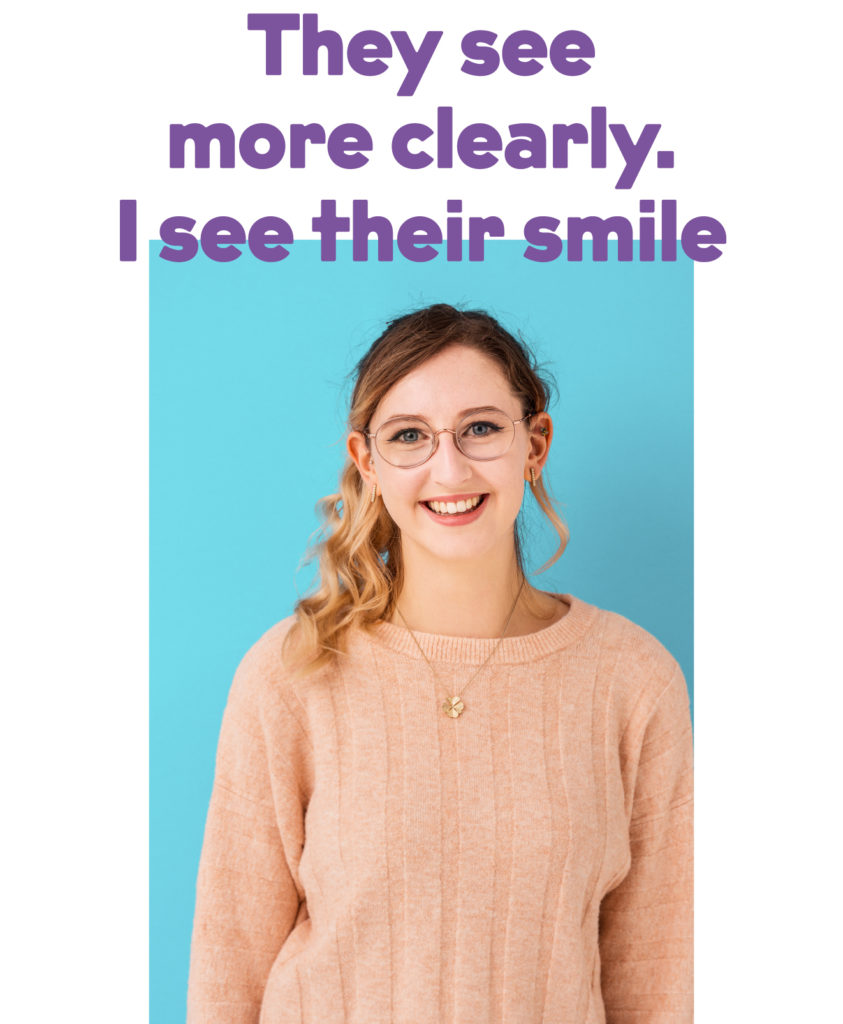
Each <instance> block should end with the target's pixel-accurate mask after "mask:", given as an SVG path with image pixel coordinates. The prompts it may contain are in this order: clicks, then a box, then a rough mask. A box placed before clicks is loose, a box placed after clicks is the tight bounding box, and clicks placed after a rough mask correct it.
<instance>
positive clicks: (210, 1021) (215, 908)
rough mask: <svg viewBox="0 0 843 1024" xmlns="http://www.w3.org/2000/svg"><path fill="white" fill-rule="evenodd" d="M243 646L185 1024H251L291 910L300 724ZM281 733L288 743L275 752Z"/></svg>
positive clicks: (220, 763)
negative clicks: (281, 705)
mask: <svg viewBox="0 0 843 1024" xmlns="http://www.w3.org/2000/svg"><path fill="white" fill-rule="evenodd" d="M284 719H285V716H284V715H283V714H282V713H280V711H279V708H278V702H277V698H276V700H275V701H273V700H272V692H271V690H270V687H269V686H268V684H267V680H266V674H265V672H263V671H262V665H261V664H260V660H259V659H257V658H255V657H254V656H253V654H252V653H251V652H250V655H247V657H246V659H244V662H243V664H242V665H241V666H240V668H239V669H238V671H237V674H236V676H235V679H234V683H233V685H232V688H231V693H230V695H229V700H228V705H227V706H226V710H225V715H224V717H223V724H222V730H221V733H220V741H219V747H218V750H217V765H216V775H215V778H214V789H213V794H212V796H211V804H210V808H209V811H208V819H207V824H206V827H205V841H204V844H203V847H202V856H201V859H200V864H199V876H198V880H197V893H196V912H195V917H194V923H193V941H192V945H191V962H190V982H189V987H188V1012H187V1020H188V1024H257V1022H258V1018H259V1016H260V1006H261V1000H262V997H263V991H264V988H265V985H266V980H267V976H268V974H269V970H270V968H271V966H272V963H273V961H274V960H275V957H276V956H277V954H278V951H279V950H280V948H281V946H282V945H283V943H284V940H285V939H286V937H287V936H288V935H289V933H290V931H291V930H292V928H293V925H294V922H295V920H296V915H297V913H298V911H299V905H300V894H299V892H298V889H297V886H296V882H295V880H294V869H291V864H292V865H294V866H296V867H297V865H298V857H299V854H300V851H301V845H302V843H303V841H304V820H303V818H304V810H303V806H302V800H301V797H300V793H299V786H298V784H297V780H296V778H295V774H294V772H293V771H292V769H290V770H289V771H283V772H279V771H277V770H273V762H275V763H276V764H275V767H276V768H277V765H278V763H279V761H280V763H281V764H282V765H285V766H286V767H289V766H290V764H291V762H294V761H295V757H294V750H295V742H296V741H297V739H300V736H299V737H296V735H295V733H296V731H297V730H299V726H298V725H297V724H296V723H295V722H294V721H293V720H292V719H291V717H290V716H289V715H287V716H286V722H285V720H284ZM285 733H289V735H290V740H291V743H290V749H289V752H287V751H284V752H282V756H281V758H279V756H278V751H277V750H274V749H273V747H277V745H278V742H279V740H281V741H282V746H284V747H287V744H286V743H284V742H283V738H284V735H285Z"/></svg>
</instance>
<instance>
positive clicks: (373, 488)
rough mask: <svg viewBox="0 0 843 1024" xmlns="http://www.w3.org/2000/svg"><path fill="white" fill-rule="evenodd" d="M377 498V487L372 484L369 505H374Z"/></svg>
mask: <svg viewBox="0 0 843 1024" xmlns="http://www.w3.org/2000/svg"><path fill="white" fill-rule="evenodd" d="M377 496H378V485H377V484H372V495H371V497H370V498H369V501H370V503H371V504H372V505H374V503H375V498H377Z"/></svg>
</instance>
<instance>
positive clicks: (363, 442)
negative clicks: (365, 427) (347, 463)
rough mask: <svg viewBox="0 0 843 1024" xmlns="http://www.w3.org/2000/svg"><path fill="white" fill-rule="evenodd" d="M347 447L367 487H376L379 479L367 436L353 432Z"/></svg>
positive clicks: (359, 432)
mask: <svg viewBox="0 0 843 1024" xmlns="http://www.w3.org/2000/svg"><path fill="white" fill-rule="evenodd" d="M345 446H346V448H347V449H348V454H349V456H350V457H351V461H352V462H353V463H354V465H355V466H356V467H357V470H358V472H359V473H360V476H362V477H363V481H364V482H365V484H366V486H367V487H372V486H373V485H375V484H376V483H377V479H378V477H377V473H376V472H375V464H374V461H373V459H372V453H371V451H370V450H369V442H368V440H367V439H366V435H365V434H363V433H362V432H361V431H359V430H352V431H351V433H350V434H349V435H348V439H347V440H346V442H345Z"/></svg>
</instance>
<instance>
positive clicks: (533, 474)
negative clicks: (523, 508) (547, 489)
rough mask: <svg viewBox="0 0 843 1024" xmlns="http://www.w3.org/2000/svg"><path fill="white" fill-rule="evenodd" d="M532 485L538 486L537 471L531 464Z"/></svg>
mask: <svg viewBox="0 0 843 1024" xmlns="http://www.w3.org/2000/svg"><path fill="white" fill-rule="evenodd" d="M530 485H531V486H532V487H535V486H536V471H535V470H534V469H533V467H532V466H530Z"/></svg>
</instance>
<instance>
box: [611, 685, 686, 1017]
mask: <svg viewBox="0 0 843 1024" xmlns="http://www.w3.org/2000/svg"><path fill="white" fill-rule="evenodd" d="M635 746H636V748H637V750H636V751H635V754H633V755H632V756H630V758H629V761H630V762H631V763H630V764H629V776H630V792H631V793H632V804H631V813H630V824H629V843H630V857H631V865H630V868H629V871H628V873H627V875H626V876H625V878H624V879H623V881H622V882H621V883H620V885H618V886H617V888H615V889H614V890H612V891H611V892H610V893H608V895H607V896H606V897H605V898H604V900H603V902H602V904H601V912H600V958H601V988H602V992H603V1001H604V1005H605V1008H606V1022H607V1024H690V1022H691V1021H692V1020H693V988H692V977H693V976H692V913H693V882H692V829H693V809H692V807H693V805H692V778H691V762H692V743H691V723H690V715H689V711H688V694H687V690H686V688H685V681H684V679H683V678H682V674H681V672H680V671H679V670H678V669H676V671H675V672H674V674H673V677H672V679H671V680H670V683H669V684H668V686H667V688H666V689H665V690H664V691H663V692H662V694H661V695H660V696H659V697H658V699H657V701H656V702H655V705H654V707H653V709H652V712H651V713H650V714H649V716H648V719H647V722H646V727H645V729H644V732H643V738H641V739H640V740H639V741H638V742H636V744H635Z"/></svg>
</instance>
